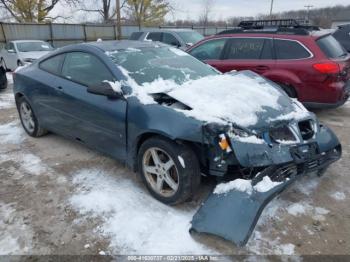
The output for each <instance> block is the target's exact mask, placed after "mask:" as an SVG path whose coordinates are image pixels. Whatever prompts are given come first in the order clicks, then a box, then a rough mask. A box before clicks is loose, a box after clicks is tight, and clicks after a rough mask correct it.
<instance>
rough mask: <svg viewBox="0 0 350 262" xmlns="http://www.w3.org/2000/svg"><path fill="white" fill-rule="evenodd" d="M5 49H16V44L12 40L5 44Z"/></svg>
mask: <svg viewBox="0 0 350 262" xmlns="http://www.w3.org/2000/svg"><path fill="white" fill-rule="evenodd" d="M5 49H6V50H7V51H9V50H13V51H15V45H14V44H13V43H12V42H10V43H7V44H6V46H5Z"/></svg>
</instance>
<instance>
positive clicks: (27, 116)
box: [16, 97, 47, 137]
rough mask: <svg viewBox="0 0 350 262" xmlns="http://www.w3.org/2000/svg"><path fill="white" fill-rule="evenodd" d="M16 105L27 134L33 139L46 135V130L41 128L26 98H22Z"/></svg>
mask: <svg viewBox="0 0 350 262" xmlns="http://www.w3.org/2000/svg"><path fill="white" fill-rule="evenodd" d="M16 103H17V110H18V113H19V117H20V119H21V123H22V126H23V128H24V130H25V131H26V133H27V134H28V135H30V136H31V137H41V136H43V135H46V134H47V131H46V129H44V128H42V127H41V126H40V123H39V121H38V119H37V117H36V116H35V114H34V111H33V109H32V107H31V106H30V104H29V103H28V101H27V100H26V99H25V98H24V97H20V98H18V99H17V101H16Z"/></svg>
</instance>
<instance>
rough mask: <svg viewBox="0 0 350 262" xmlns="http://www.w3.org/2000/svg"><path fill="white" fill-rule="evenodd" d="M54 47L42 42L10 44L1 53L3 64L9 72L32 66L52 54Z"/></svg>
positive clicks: (0, 57) (17, 41)
mask: <svg viewBox="0 0 350 262" xmlns="http://www.w3.org/2000/svg"><path fill="white" fill-rule="evenodd" d="M52 50H53V47H52V46H51V45H50V44H49V43H47V42H44V41H40V40H16V41H10V42H8V43H7V44H6V45H5V47H4V48H3V49H2V50H1V51H0V59H1V64H2V65H5V67H6V69H8V70H15V69H16V68H17V67H18V66H23V65H25V64H30V63H32V62H34V61H35V60H37V59H39V58H40V57H42V56H44V55H46V54H47V53H49V52H51V51H52Z"/></svg>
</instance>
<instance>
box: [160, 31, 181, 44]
mask: <svg viewBox="0 0 350 262" xmlns="http://www.w3.org/2000/svg"><path fill="white" fill-rule="evenodd" d="M162 42H163V43H166V44H168V45H172V46H180V42H179V41H178V40H177V39H176V37H175V36H173V35H172V34H169V33H163V41H162Z"/></svg>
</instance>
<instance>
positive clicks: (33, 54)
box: [20, 51, 50, 60]
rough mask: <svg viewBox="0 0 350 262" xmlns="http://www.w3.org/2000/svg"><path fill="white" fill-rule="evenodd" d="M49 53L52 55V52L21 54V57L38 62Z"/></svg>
mask: <svg viewBox="0 0 350 262" xmlns="http://www.w3.org/2000/svg"><path fill="white" fill-rule="evenodd" d="M48 53H50V51H34V52H20V56H21V58H22V59H26V58H30V59H35V60H36V59H39V58H40V57H42V56H44V55H47V54H48Z"/></svg>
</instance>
